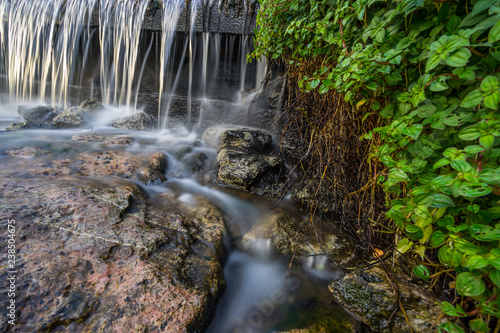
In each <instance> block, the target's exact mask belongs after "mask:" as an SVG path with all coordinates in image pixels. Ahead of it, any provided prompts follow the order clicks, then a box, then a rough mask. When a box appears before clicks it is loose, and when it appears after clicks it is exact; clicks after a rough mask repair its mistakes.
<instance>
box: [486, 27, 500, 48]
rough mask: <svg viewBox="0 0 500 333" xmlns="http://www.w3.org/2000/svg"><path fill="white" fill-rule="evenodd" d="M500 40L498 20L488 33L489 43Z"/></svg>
mask: <svg viewBox="0 0 500 333" xmlns="http://www.w3.org/2000/svg"><path fill="white" fill-rule="evenodd" d="M499 40H500V21H498V22H497V23H496V24H495V25H494V26H493V28H491V30H490V33H489V34H488V43H490V44H493V43H495V42H496V41H499Z"/></svg>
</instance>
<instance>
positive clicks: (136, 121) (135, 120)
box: [111, 112, 153, 131]
mask: <svg viewBox="0 0 500 333" xmlns="http://www.w3.org/2000/svg"><path fill="white" fill-rule="evenodd" d="M111 126H113V127H116V128H122V129H129V130H138V131H146V130H150V129H152V128H153V121H152V120H151V117H150V116H148V115H147V114H145V113H144V112H140V113H136V114H134V115H132V116H128V117H123V118H118V119H115V120H113V123H112V124H111Z"/></svg>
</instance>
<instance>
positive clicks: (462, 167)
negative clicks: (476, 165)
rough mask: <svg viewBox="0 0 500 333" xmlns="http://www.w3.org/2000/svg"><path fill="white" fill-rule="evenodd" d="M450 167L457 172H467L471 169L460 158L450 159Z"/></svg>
mask: <svg viewBox="0 0 500 333" xmlns="http://www.w3.org/2000/svg"><path fill="white" fill-rule="evenodd" d="M451 167H452V168H453V169H455V170H457V171H459V172H467V171H470V170H471V169H472V167H471V166H470V164H469V163H467V162H465V161H462V160H455V161H451Z"/></svg>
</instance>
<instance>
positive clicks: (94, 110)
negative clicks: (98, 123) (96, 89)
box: [80, 98, 104, 119]
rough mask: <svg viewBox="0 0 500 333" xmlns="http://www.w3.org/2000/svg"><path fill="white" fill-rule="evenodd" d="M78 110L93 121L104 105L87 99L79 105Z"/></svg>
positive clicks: (93, 99) (95, 100) (92, 99)
mask: <svg viewBox="0 0 500 333" xmlns="http://www.w3.org/2000/svg"><path fill="white" fill-rule="evenodd" d="M80 109H82V110H83V111H85V112H86V113H87V114H88V115H89V117H90V118H91V119H94V118H96V117H97V116H98V115H99V113H100V112H102V111H103V110H104V105H102V104H101V102H99V101H98V100H97V99H95V98H89V99H87V100H85V101H83V102H82V104H80Z"/></svg>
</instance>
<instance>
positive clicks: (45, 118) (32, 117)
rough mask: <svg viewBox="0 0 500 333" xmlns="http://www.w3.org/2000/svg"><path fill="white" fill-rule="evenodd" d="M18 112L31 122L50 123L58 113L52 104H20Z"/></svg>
mask: <svg viewBox="0 0 500 333" xmlns="http://www.w3.org/2000/svg"><path fill="white" fill-rule="evenodd" d="M17 113H18V114H19V115H20V116H21V117H23V119H24V120H26V121H27V122H30V123H50V122H52V120H54V118H55V117H57V115H58V113H57V112H55V110H54V109H53V108H51V107H50V106H36V107H29V106H19V107H18V108H17Z"/></svg>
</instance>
